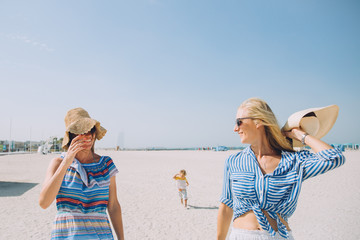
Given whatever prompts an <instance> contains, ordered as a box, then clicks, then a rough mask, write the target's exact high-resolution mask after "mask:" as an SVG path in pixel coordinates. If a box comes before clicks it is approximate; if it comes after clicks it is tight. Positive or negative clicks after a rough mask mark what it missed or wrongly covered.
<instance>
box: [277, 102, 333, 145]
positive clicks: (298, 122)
mask: <svg viewBox="0 0 360 240" xmlns="http://www.w3.org/2000/svg"><path fill="white" fill-rule="evenodd" d="M338 114H339V107H338V106H337V105H330V106H327V107H320V108H309V109H305V110H302V111H299V112H296V113H294V114H292V115H291V116H290V117H289V118H288V120H287V122H286V123H285V125H284V126H283V128H282V131H290V130H291V129H293V128H296V127H299V128H300V129H302V130H303V131H305V132H307V133H308V134H310V135H311V136H314V137H316V138H318V139H320V138H322V137H324V136H325V135H326V134H327V133H328V132H329V131H330V129H331V128H332V127H333V126H334V124H335V121H336V119H337V116H338ZM302 146H304V145H303V144H302V143H301V142H300V141H298V140H295V139H293V147H302Z"/></svg>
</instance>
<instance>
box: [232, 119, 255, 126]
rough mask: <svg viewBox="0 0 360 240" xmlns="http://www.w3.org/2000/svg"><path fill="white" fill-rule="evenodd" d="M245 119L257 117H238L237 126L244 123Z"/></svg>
mask: <svg viewBox="0 0 360 240" xmlns="http://www.w3.org/2000/svg"><path fill="white" fill-rule="evenodd" d="M244 119H256V118H253V117H244V118H237V119H236V121H235V124H236V126H238V127H240V125H241V124H242V122H243V120H244Z"/></svg>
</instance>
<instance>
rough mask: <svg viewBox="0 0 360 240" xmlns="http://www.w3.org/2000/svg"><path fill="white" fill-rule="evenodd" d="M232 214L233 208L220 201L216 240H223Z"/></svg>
mask: <svg viewBox="0 0 360 240" xmlns="http://www.w3.org/2000/svg"><path fill="white" fill-rule="evenodd" d="M232 216H233V210H232V209H231V208H229V207H228V206H226V205H225V204H224V203H220V206H219V211H218V218H217V240H225V238H226V235H227V233H228V231H229V227H230V223H231V218H232Z"/></svg>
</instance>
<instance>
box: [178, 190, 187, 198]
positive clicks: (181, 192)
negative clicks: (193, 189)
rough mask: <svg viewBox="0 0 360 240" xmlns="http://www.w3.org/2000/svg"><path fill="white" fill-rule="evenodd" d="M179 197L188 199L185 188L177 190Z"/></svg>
mask: <svg viewBox="0 0 360 240" xmlns="http://www.w3.org/2000/svg"><path fill="white" fill-rule="evenodd" d="M179 197H180V198H181V199H185V200H187V199H188V198H187V191H186V189H181V191H179Z"/></svg>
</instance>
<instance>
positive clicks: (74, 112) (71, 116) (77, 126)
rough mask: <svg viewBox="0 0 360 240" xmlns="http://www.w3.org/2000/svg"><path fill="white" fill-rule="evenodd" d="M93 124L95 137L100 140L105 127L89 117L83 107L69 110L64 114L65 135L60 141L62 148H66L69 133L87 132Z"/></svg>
mask: <svg viewBox="0 0 360 240" xmlns="http://www.w3.org/2000/svg"><path fill="white" fill-rule="evenodd" d="M94 126H95V129H96V131H95V137H96V139H98V140H100V139H102V138H103V137H104V135H105V133H106V129H105V128H103V127H101V126H100V122H99V121H96V120H95V119H92V118H90V115H89V113H88V112H87V111H85V109H83V108H74V109H71V110H69V111H68V112H67V113H66V116H65V127H66V131H65V136H64V140H63V142H62V148H63V149H67V148H68V146H67V145H68V143H69V140H70V139H69V133H70V132H71V133H73V134H84V133H87V132H89V131H90V130H91V129H92V128H93V127H94Z"/></svg>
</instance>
